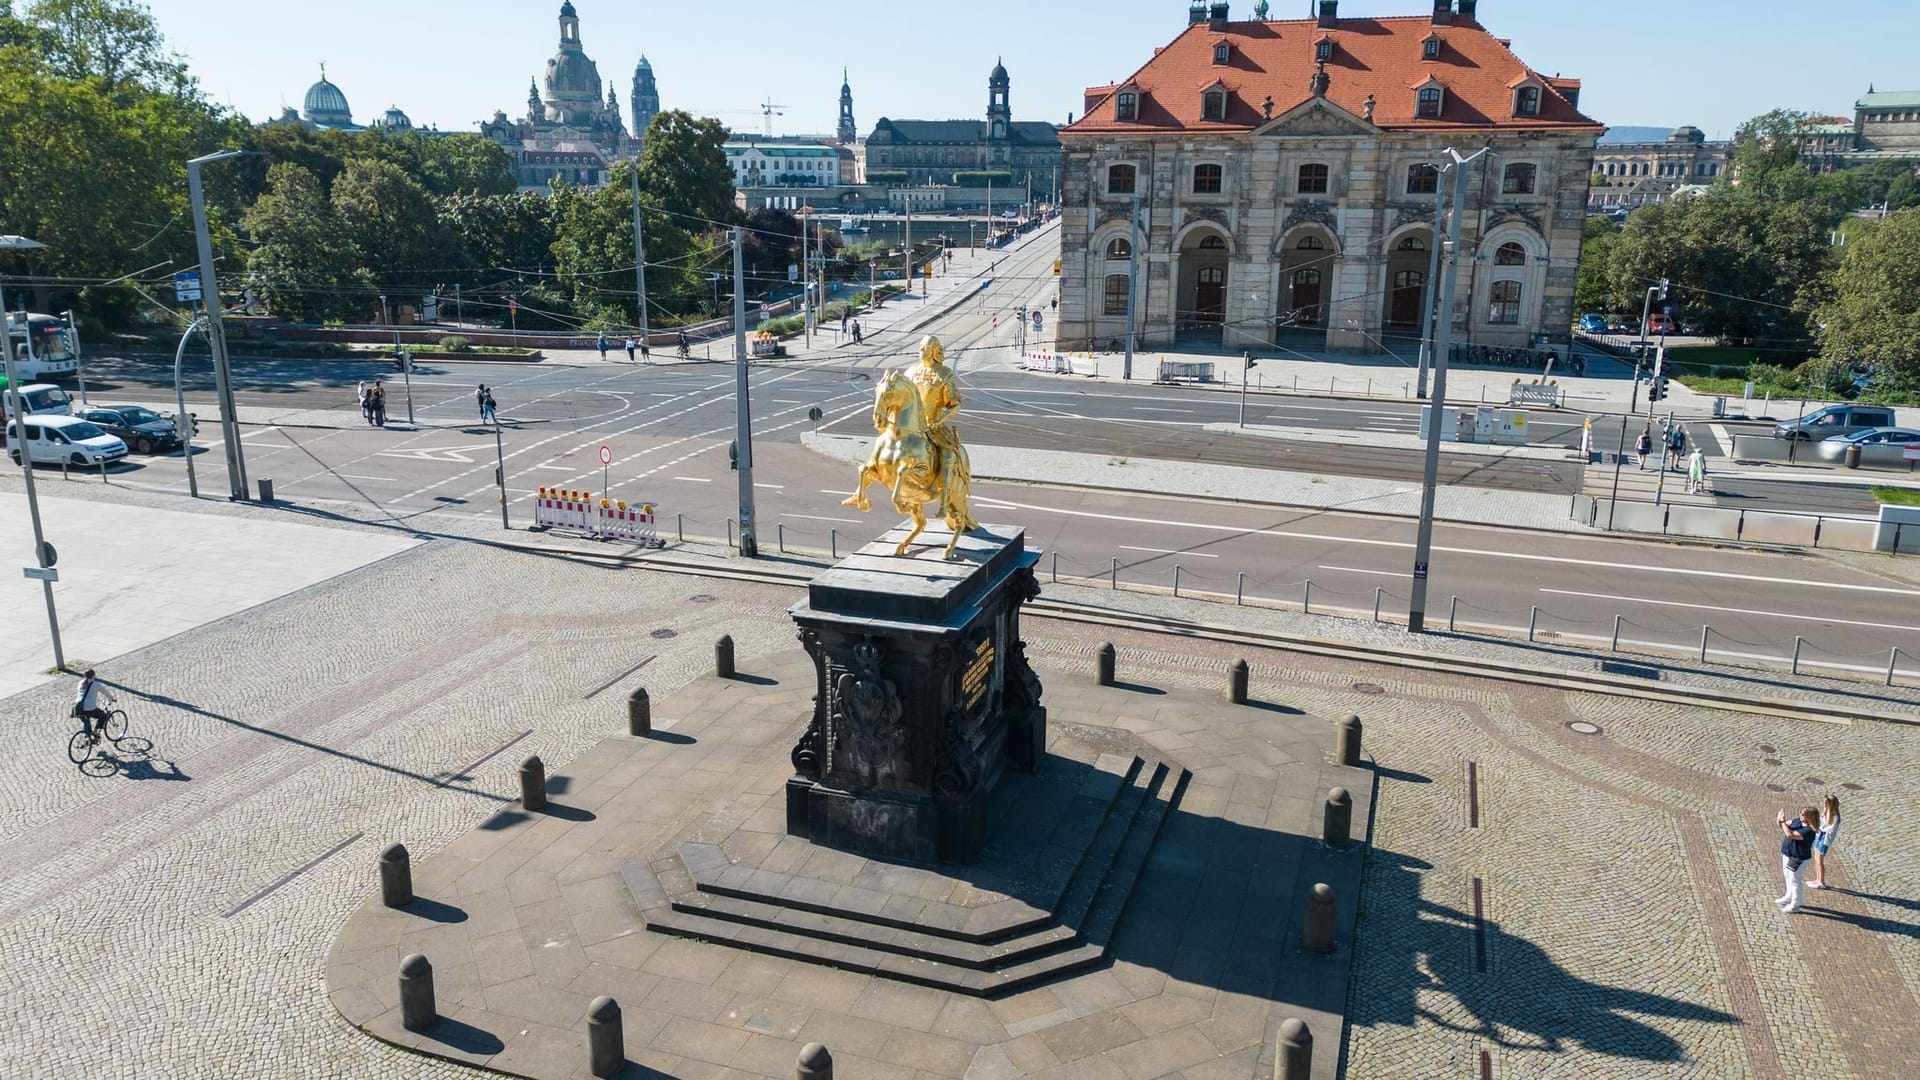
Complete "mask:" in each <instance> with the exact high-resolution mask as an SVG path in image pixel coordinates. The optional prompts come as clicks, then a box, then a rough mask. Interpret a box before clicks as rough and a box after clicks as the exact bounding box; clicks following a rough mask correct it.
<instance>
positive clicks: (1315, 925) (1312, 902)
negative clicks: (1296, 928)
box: [1300, 881, 1335, 953]
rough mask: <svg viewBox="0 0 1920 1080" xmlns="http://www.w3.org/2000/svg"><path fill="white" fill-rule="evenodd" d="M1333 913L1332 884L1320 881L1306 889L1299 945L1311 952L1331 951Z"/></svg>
mask: <svg viewBox="0 0 1920 1080" xmlns="http://www.w3.org/2000/svg"><path fill="white" fill-rule="evenodd" d="M1334 915H1335V909H1334V902H1333V886H1331V885H1329V884H1327V883H1326V882H1324V881H1322V882H1320V883H1318V884H1316V885H1314V887H1313V888H1311V889H1309V890H1307V913H1306V915H1305V917H1304V919H1303V921H1302V924H1301V927H1300V947H1301V948H1303V949H1305V950H1307V951H1308V952H1313V953H1330V952H1332V951H1333V919H1334Z"/></svg>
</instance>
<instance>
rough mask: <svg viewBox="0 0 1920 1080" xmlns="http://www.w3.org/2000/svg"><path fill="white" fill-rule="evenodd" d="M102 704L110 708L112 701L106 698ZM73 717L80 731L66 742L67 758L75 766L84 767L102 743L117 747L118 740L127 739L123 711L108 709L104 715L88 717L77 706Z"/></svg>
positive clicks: (97, 751)
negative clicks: (78, 721)
mask: <svg viewBox="0 0 1920 1080" xmlns="http://www.w3.org/2000/svg"><path fill="white" fill-rule="evenodd" d="M103 704H104V705H106V706H111V705H112V704H113V699H112V698H111V697H108V698H107V700H106V701H105V702H104V703H103ZM73 715H74V716H75V717H77V718H79V720H80V730H79V731H76V732H74V733H73V737H72V738H69V739H68V740H67V756H68V757H69V758H72V759H73V763H74V764H75V765H85V764H86V763H87V762H88V761H89V760H91V759H92V758H93V756H94V755H95V754H96V753H100V752H101V750H100V744H101V742H102V741H105V742H108V743H112V744H115V745H118V744H119V742H120V740H122V739H124V738H126V737H127V711H126V710H125V709H115V708H110V707H109V708H106V709H104V715H100V716H98V717H89V716H87V715H85V714H83V713H82V712H81V711H80V708H79V706H75V707H74V709H73ZM102 756H105V755H104V754H102Z"/></svg>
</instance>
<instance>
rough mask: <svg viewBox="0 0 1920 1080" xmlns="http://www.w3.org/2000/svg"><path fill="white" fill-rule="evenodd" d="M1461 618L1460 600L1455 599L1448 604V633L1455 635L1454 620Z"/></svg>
mask: <svg viewBox="0 0 1920 1080" xmlns="http://www.w3.org/2000/svg"><path fill="white" fill-rule="evenodd" d="M1459 617H1460V598H1459V597H1457V596H1456V597H1454V598H1453V599H1452V600H1449V601H1448V602H1447V633H1449V634H1451V633H1453V624H1454V620H1455V619H1457V618H1459Z"/></svg>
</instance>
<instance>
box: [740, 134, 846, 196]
mask: <svg viewBox="0 0 1920 1080" xmlns="http://www.w3.org/2000/svg"><path fill="white" fill-rule="evenodd" d="M721 150H722V151H723V152H725V154H726V155H727V164H728V165H730V166H732V168H733V186H734V187H736V188H740V189H742V190H744V189H747V188H765V187H779V188H796V187H798V188H825V187H837V186H839V185H840V184H841V183H842V182H843V181H842V179H841V173H840V165H841V158H840V148H839V147H836V146H828V145H827V144H825V143H818V142H794V141H789V140H785V139H756V138H753V137H751V136H748V137H745V138H740V137H736V138H734V139H730V140H728V141H727V143H726V144H725V145H724V146H722V147H721Z"/></svg>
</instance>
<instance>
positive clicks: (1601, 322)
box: [1580, 312, 1607, 334]
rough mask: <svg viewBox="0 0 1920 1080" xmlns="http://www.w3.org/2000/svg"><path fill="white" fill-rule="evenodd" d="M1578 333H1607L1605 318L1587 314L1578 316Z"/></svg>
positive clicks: (1590, 313)
mask: <svg viewBox="0 0 1920 1080" xmlns="http://www.w3.org/2000/svg"><path fill="white" fill-rule="evenodd" d="M1580 332H1581V333H1583V334H1604V333H1606V332H1607V317H1606V316H1605V315H1596V314H1594V313H1592V312H1588V313H1587V314H1585V315H1582V316H1580Z"/></svg>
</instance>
